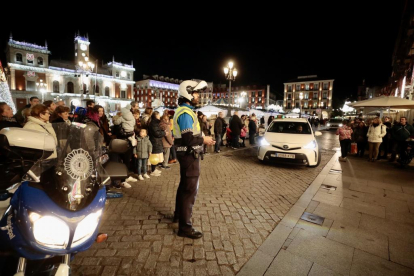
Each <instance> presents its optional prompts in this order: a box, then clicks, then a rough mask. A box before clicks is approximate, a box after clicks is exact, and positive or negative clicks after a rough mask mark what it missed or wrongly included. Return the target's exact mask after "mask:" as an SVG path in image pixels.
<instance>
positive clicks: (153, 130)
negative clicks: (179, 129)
mask: <svg viewBox="0 0 414 276" xmlns="http://www.w3.org/2000/svg"><path fill="white" fill-rule="evenodd" d="M160 119H161V115H160V113H159V112H158V111H154V112H153V113H152V115H151V119H150V122H149V125H148V134H149V137H150V141H151V144H152V154H157V155H158V158H159V163H162V162H163V161H164V147H163V144H162V138H163V137H164V136H165V131H164V130H162V129H161V127H160V122H161V120H160ZM155 168H156V165H152V164H151V171H152V173H151V175H154V176H160V174H161V171H160V170H156V169H155Z"/></svg>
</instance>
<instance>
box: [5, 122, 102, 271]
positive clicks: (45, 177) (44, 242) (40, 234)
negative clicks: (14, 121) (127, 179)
mask: <svg viewBox="0 0 414 276" xmlns="http://www.w3.org/2000/svg"><path fill="white" fill-rule="evenodd" d="M53 128H54V130H55V133H56V137H57V145H56V142H55V138H54V137H53V135H51V134H47V133H43V132H39V131H35V130H26V129H20V128H5V129H2V130H1V132H0V158H2V162H1V165H0V177H1V178H0V190H1V191H0V215H1V220H0V274H1V275H13V274H14V275H69V274H70V266H69V265H70V261H71V259H73V257H74V256H75V254H76V253H78V252H82V251H85V250H87V249H88V248H89V247H91V245H92V244H93V243H94V242H95V241H97V242H101V241H104V240H106V237H107V236H106V235H105V234H98V228H99V225H100V222H101V218H102V212H103V210H104V207H105V201H106V189H105V184H106V183H107V182H109V180H110V178H109V176H108V175H107V174H106V173H105V170H104V169H103V167H102V163H104V162H105V160H106V159H107V158H106V157H105V155H103V154H102V147H101V145H102V136H101V135H100V133H99V131H97V127H96V126H95V125H94V124H93V123H87V124H81V123H72V124H71V125H68V124H66V123H59V124H53ZM53 156H56V158H51V157H53Z"/></svg>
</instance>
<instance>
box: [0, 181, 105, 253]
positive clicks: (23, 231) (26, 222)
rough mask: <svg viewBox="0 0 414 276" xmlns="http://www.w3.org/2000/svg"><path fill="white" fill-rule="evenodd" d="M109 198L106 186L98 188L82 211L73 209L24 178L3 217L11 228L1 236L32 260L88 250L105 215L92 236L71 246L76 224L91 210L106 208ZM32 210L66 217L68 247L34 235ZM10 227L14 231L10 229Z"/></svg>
mask: <svg viewBox="0 0 414 276" xmlns="http://www.w3.org/2000/svg"><path fill="white" fill-rule="evenodd" d="M105 201H106V189H105V187H103V188H101V189H99V190H98V192H97V194H96V196H95V198H94V199H93V201H92V202H91V203H90V204H89V205H88V206H87V207H85V208H84V209H82V210H79V211H69V210H66V209H64V208H62V207H60V206H58V205H57V204H56V203H55V202H53V201H52V200H51V199H50V198H49V197H48V195H47V194H46V193H45V192H44V191H42V190H41V189H37V188H34V187H31V186H29V183H28V182H24V183H22V184H21V186H20V187H19V188H18V189H17V190H16V192H15V194H14V195H13V197H12V198H11V200H10V205H11V208H9V210H8V212H6V214H5V215H4V216H3V218H2V219H1V221H0V227H6V229H7V228H8V230H0V239H1V240H2V241H7V246H8V247H11V248H12V249H13V250H14V251H15V252H16V253H17V254H18V255H19V256H22V257H25V258H27V259H30V260H38V259H45V258H49V257H53V255H65V254H73V253H77V252H80V251H85V250H87V249H88V248H89V247H90V246H91V245H92V244H93V243H94V241H95V237H96V235H97V233H98V229H99V225H100V222H101V219H102V216H101V218H100V220H99V223H98V226H97V227H96V229H95V232H94V233H93V234H92V236H91V237H90V238H88V239H87V240H86V241H85V242H83V243H82V244H80V245H78V246H75V247H71V244H72V240H73V236H74V234H75V230H76V226H77V224H78V223H79V222H80V221H82V219H84V218H85V217H86V216H87V215H89V214H90V213H95V212H97V211H99V210H102V211H103V209H104V207H105ZM30 212H36V213H38V214H39V215H41V216H45V215H50V216H54V217H57V218H59V219H61V220H63V221H64V222H65V223H66V224H67V225H68V227H69V230H70V234H69V235H70V237H69V242H68V245H67V247H66V248H65V249H55V248H48V247H45V246H43V245H40V244H38V243H37V242H36V239H35V238H34V235H33V227H32V223H31V221H30V219H29V215H30ZM16 218H17V220H16ZM7 226H8V227H7ZM10 227H11V229H12V230H11V231H12V232H10ZM2 244H3V245H2V246H0V247H3V246H5V245H6V244H5V243H4V242H2ZM3 249H4V248H3Z"/></svg>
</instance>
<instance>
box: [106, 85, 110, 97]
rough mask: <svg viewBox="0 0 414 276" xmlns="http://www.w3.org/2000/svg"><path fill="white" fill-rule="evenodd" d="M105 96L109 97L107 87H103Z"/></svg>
mask: <svg viewBox="0 0 414 276" xmlns="http://www.w3.org/2000/svg"><path fill="white" fill-rule="evenodd" d="M105 96H107V97H109V87H108V86H107V87H105Z"/></svg>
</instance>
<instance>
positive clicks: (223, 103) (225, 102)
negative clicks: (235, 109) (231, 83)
mask: <svg viewBox="0 0 414 276" xmlns="http://www.w3.org/2000/svg"><path fill="white" fill-rule="evenodd" d="M227 103H228V101H227V100H226V99H224V98H220V99H218V100H217V101H215V102H214V103H213V104H214V105H227Z"/></svg>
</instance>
